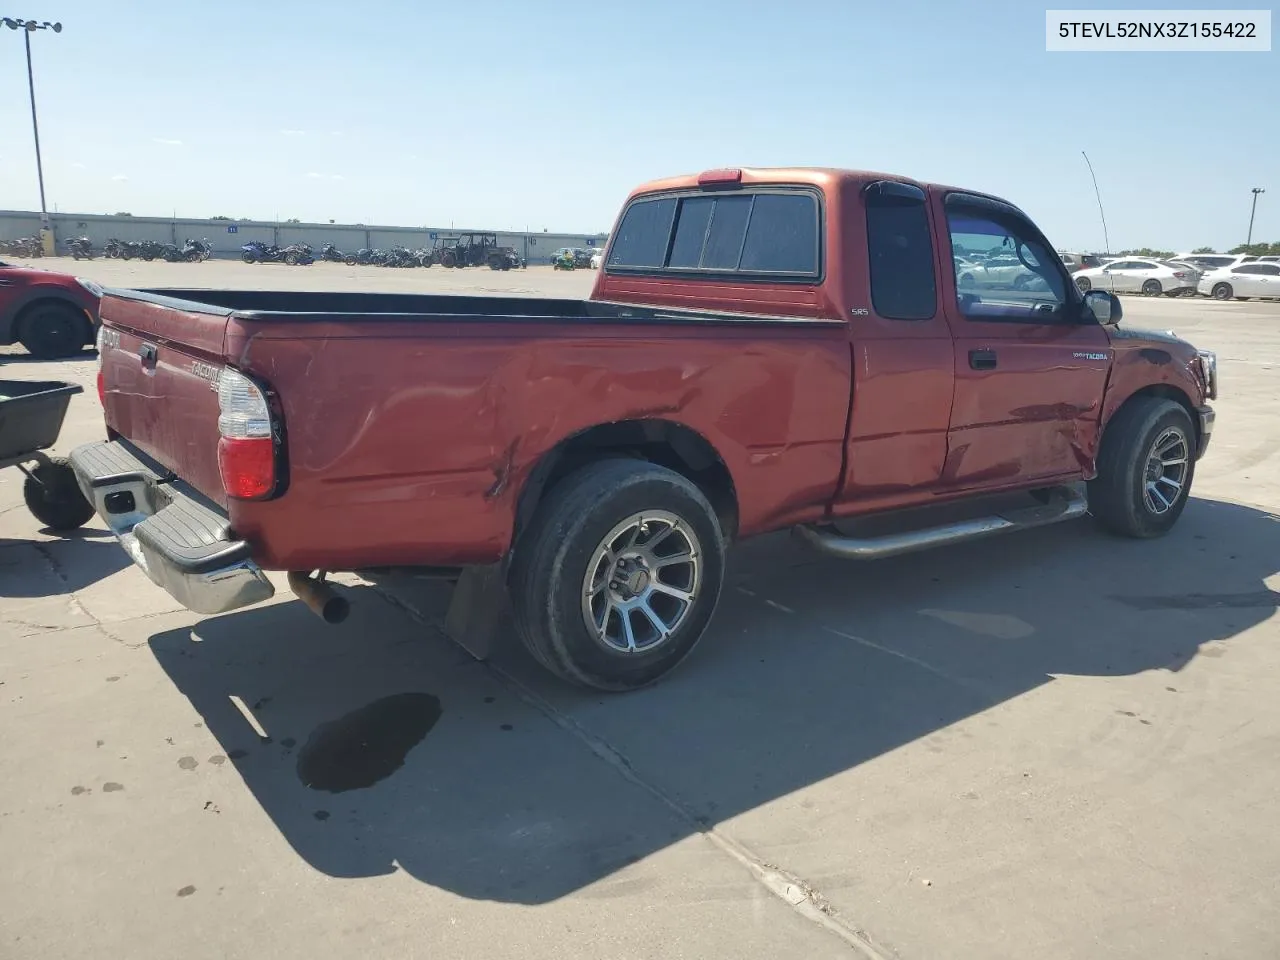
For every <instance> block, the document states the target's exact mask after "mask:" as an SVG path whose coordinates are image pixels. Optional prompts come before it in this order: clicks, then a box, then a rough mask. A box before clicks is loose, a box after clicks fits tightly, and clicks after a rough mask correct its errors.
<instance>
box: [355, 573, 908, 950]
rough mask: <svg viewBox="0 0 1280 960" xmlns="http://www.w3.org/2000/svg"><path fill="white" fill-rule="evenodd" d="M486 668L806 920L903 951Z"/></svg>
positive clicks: (859, 941) (397, 602) (411, 612)
mask: <svg viewBox="0 0 1280 960" xmlns="http://www.w3.org/2000/svg"><path fill="white" fill-rule="evenodd" d="M373 589H374V591H375V592H376V593H378V594H379V595H380V596H381V597H382V598H383V599H384V600H386V601H387V602H388V603H389V604H391V605H392V606H394V607H398V608H400V609H401V610H403V611H404V612H405V613H406V614H407V615H408V616H409V618H410V619H412V620H415V621H417V622H418V623H420V624H422V625H423V626H426V627H429V628H431V629H432V630H434V631H436V632H437V633H440V634H441V635H442V637H443V638H444V639H445V640H446V641H447V642H448V643H449V645H450V646H454V647H456V646H457V645H456V644H454V642H453V640H452V639H450V638H449V636H448V634H446V633H445V632H444V630H443V629H442V628H441V625H440V624H439V623H437V622H435V621H434V620H431V619H430V618H428V617H425V616H423V615H422V613H421V612H419V611H418V610H416V609H414V608H413V607H412V606H410V605H409V604H407V603H405V602H404V601H403V600H401V599H400V598H399V597H396V596H394V595H393V594H391V593H390V592H389V591H388V590H387V589H386V588H384V587H382V586H380V585H378V584H374V585H373ZM480 663H481V666H483V667H484V668H485V669H486V670H488V671H489V672H490V673H491V674H493V676H494V677H495V678H496V679H497V680H498V682H500V683H501V684H502V685H503V686H505V687H506V688H507V689H508V690H510V691H511V692H512V693H513V694H514V695H515V696H516V697H518V698H519V699H520V700H522V701H523V702H524V703H525V704H527V705H528V706H530V707H532V708H533V709H534V710H536V711H538V712H539V713H540V714H542V715H543V716H544V717H546V718H547V719H548V720H550V721H551V722H552V723H553V724H555V725H556V726H557V727H559V728H560V729H561V730H563V731H564V732H565V733H568V734H569V735H570V736H572V737H573V738H574V739H576V740H578V741H579V742H580V743H581V744H582V745H583V746H585V747H586V748H587V749H588V750H589V751H591V753H593V754H594V755H595V756H596V758H597V759H599V760H601V761H603V762H604V763H606V764H608V765H609V766H610V767H612V768H613V769H614V770H615V771H616V772H617V773H618V774H619V775H620V776H621V777H622V778H623V779H624V780H626V781H627V782H629V783H631V784H632V785H633V786H636V787H639V788H640V789H641V790H644V791H645V792H646V793H648V794H649V795H650V796H651V797H653V798H654V799H655V800H657V801H658V802H659V803H660V804H662V805H663V806H664V807H666V808H667V810H668V811H670V812H671V813H672V814H674V815H675V817H676V818H677V819H679V820H681V821H682V822H683V823H684V824H685V825H686V826H687V827H688V828H689V829H690V830H691V831H692V832H693V833H696V834H699V835H701V836H702V837H703V838H704V839H705V840H706V841H707V842H709V843H710V844H711V845H712V846H714V847H715V848H716V849H718V850H719V851H720V852H721V853H723V854H725V855H726V856H728V857H730V858H731V859H732V860H734V861H736V862H737V863H738V864H739V865H741V866H742V867H744V868H745V869H746V870H747V872H748V873H749V874H750V875H751V877H752V879H754V880H755V881H756V882H757V883H759V884H760V885H761V886H762V887H764V888H765V890H767V891H768V892H769V893H771V894H773V895H774V896H775V897H777V898H778V899H779V900H781V901H782V902H783V903H785V904H786V905H787V906H788V907H790V908H791V909H792V910H793V911H795V912H796V913H798V914H799V915H800V916H801V917H803V918H804V919H806V920H808V921H810V922H812V923H815V924H817V925H818V926H820V927H822V928H823V929H824V930H826V931H827V932H828V933H831V934H833V935H834V936H836V937H838V938H839V939H840V940H842V941H844V943H845V944H846V945H847V946H848V947H850V948H851V949H852V950H853V951H854V952H855V953H856V954H858V955H859V956H861V957H862V958H864V960H893V958H895V957H897V956H898V953H897V952H896V951H895V950H892V949H891V948H888V947H886V946H885V945H883V944H879V943H877V942H876V941H875V940H873V939H872V938H871V936H870V935H869V934H868V933H867V932H866V931H865V930H863V929H862V928H860V927H858V926H856V925H855V924H853V923H850V922H849V921H848V920H847V919H846V918H845V917H843V916H842V915H841V914H840V913H839V912H838V911H837V910H836V909H835V907H834V906H832V904H831V902H830V901H829V900H828V899H827V898H826V897H825V896H823V894H822V892H821V891H820V890H818V889H817V888H815V887H814V886H813V885H812V884H810V883H808V882H807V881H805V880H804V878H802V877H799V876H797V875H795V874H793V873H791V872H789V871H787V870H785V869H784V868H782V867H780V866H778V865H777V864H774V863H770V862H769V861H767V860H765V859H764V858H763V857H761V856H759V855H758V854H756V853H755V852H754V851H752V850H751V849H750V848H749V847H747V846H745V845H744V844H741V843H739V842H738V841H737V840H734V839H733V838H732V837H729V836H727V835H725V834H724V833H722V832H720V830H718V829H717V828H716V827H715V826H713V825H712V824H711V823H710V822H709V821H708V819H707V818H706V817H701V816H699V815H698V814H696V813H694V812H693V811H692V810H690V809H689V808H688V807H687V806H685V805H684V804H683V803H681V802H680V801H679V800H677V799H676V798H675V797H673V796H672V795H671V794H669V793H667V792H666V791H665V790H663V789H662V788H661V787H659V786H658V785H657V784H655V783H651V782H650V781H648V780H646V779H645V778H644V777H642V776H641V775H640V774H639V773H638V772H637V771H636V769H635V767H634V766H632V764H631V761H630V760H629V759H627V757H626V755H625V754H624V753H622V751H620V750H618V749H617V748H616V747H614V746H613V745H612V744H610V743H609V742H608V741H607V740H605V739H604V738H603V737H600V736H597V735H596V734H594V733H592V732H591V731H589V730H587V729H586V728H585V727H583V726H582V725H581V724H579V723H578V722H577V721H576V720H574V719H573V718H572V717H570V716H569V715H568V714H566V713H564V712H563V711H561V710H559V709H557V708H556V707H555V706H554V705H553V704H551V703H549V702H548V701H547V700H545V699H544V698H543V697H542V696H540V695H539V694H538V693H537V692H536V691H534V690H532V689H530V688H529V687H527V686H526V685H525V684H523V683H521V682H520V680H518V679H517V678H516V677H513V676H512V675H511V674H509V673H507V672H506V671H505V670H503V669H502V668H501V667H499V666H498V665H497V664H495V663H493V662H492V661H488V660H484V661H480Z"/></svg>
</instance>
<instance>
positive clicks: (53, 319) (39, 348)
mask: <svg viewBox="0 0 1280 960" xmlns="http://www.w3.org/2000/svg"><path fill="white" fill-rule="evenodd" d="M18 329H19V331H20V335H19V337H18V339H19V342H21V344H22V345H23V346H24V347H26V348H27V352H28V353H30V354H31V355H32V356H33V357H35V358H36V359H37V360H62V359H65V358H67V357H74V356H75V355H76V354H78V353H79V352H80V351H81V349H82V348H83V347H84V345H85V344H86V343H88V342H89V340H90V339H91V337H92V330H91V329H90V327H89V322H88V321H87V320H85V318H84V314H82V313H81V312H80V311H79V310H77V309H76V308H75V307H71V306H68V305H67V304H65V303H43V304H38V305H36V306H34V307H31V308H30V309H29V310H27V311H26V312H25V313H23V314H22V317H21V321H20V325H19V327H18Z"/></svg>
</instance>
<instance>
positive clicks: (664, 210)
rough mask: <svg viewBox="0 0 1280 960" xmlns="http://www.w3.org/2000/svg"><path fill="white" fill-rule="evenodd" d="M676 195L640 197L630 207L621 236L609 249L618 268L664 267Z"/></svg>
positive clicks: (619, 233)
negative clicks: (649, 198) (655, 198)
mask: <svg viewBox="0 0 1280 960" xmlns="http://www.w3.org/2000/svg"><path fill="white" fill-rule="evenodd" d="M675 212H676V201H675V198H674V197H665V198H662V199H658V200H637V201H636V202H635V203H633V204H631V206H630V207H628V208H627V215H626V216H625V217H623V218H622V223H621V224H619V225H618V236H617V239H615V240H614V241H613V247H612V248H610V250H609V265H610V266H618V267H660V266H662V264H663V261H665V260H666V259H667V240H668V239H669V238H670V236H671V218H672V217H673V216H675Z"/></svg>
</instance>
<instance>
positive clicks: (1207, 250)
mask: <svg viewBox="0 0 1280 960" xmlns="http://www.w3.org/2000/svg"><path fill="white" fill-rule="evenodd" d="M1191 252H1192V253H1217V252H1218V251H1217V250H1215V249H1213V247H1196V248H1195V249H1194V250H1192V251H1191Z"/></svg>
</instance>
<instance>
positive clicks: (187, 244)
mask: <svg viewBox="0 0 1280 960" xmlns="http://www.w3.org/2000/svg"><path fill="white" fill-rule="evenodd" d="M211 256H213V244H211V243H210V242H209V238H208V237H203V238H201V239H199V240H192V239H191V238H190V237H188V238H187V239H186V241H184V242H183V244H182V259H183V260H185V261H187V262H188V263H204V261H206V260H208V259H209V258H210V257H211Z"/></svg>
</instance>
